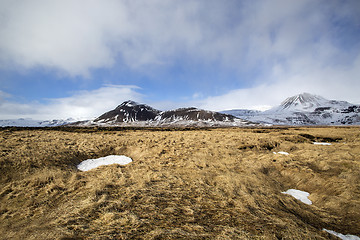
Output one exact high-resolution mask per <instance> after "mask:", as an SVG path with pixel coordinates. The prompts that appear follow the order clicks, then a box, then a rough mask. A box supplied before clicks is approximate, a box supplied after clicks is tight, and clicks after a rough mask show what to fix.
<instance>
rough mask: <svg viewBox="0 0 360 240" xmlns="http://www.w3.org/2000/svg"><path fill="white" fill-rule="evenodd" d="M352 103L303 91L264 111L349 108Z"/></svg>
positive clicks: (309, 110) (307, 110)
mask: <svg viewBox="0 0 360 240" xmlns="http://www.w3.org/2000/svg"><path fill="white" fill-rule="evenodd" d="M351 105H352V104H350V103H348V102H346V101H335V100H328V99H326V98H323V97H321V96H319V95H313V94H310V93H301V94H298V95H295V96H292V97H289V98H287V99H285V101H283V102H282V103H281V104H280V105H279V106H278V107H275V108H272V109H270V110H268V111H265V112H264V113H280V112H281V113H282V112H314V111H316V109H322V108H329V109H330V108H336V109H337V108H347V107H349V106H351Z"/></svg>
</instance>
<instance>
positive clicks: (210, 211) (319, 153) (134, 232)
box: [0, 127, 360, 239]
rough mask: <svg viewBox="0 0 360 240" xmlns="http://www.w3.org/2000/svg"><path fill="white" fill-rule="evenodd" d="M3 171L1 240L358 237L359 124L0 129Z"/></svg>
mask: <svg viewBox="0 0 360 240" xmlns="http://www.w3.org/2000/svg"><path fill="white" fill-rule="evenodd" d="M313 142H329V143H331V145H314V144H313ZM280 151H283V152H287V153H289V155H284V154H274V153H273V152H280ZM111 154H118V155H126V156H128V157H131V158H132V159H133V162H132V163H130V164H128V165H126V166H120V165H109V166H102V167H99V168H96V169H93V170H90V171H87V172H82V171H79V170H78V169H77V168H76V166H77V164H79V163H80V162H81V161H83V160H86V159H89V158H97V157H104V156H107V155H111ZM0 173H1V175H0V239H337V238H336V237H334V236H332V235H330V234H329V233H327V232H325V231H323V230H322V229H323V228H326V229H330V230H334V231H336V232H339V233H343V234H354V235H358V236H360V220H359V219H360V210H359V209H360V128H359V127H316V128H315V127H292V128H286V127H281V128H280V127H279V128H276V127H272V128H216V129H129V128H114V129H112V128H104V129H101V128H44V129H22V128H3V129H1V130H0ZM288 189H298V190H302V191H306V192H309V193H310V196H309V199H310V200H311V201H312V203H313V204H312V205H307V204H304V203H302V202H301V201H299V200H296V199H295V198H293V197H292V196H290V195H287V194H282V193H281V192H284V191H286V190H288Z"/></svg>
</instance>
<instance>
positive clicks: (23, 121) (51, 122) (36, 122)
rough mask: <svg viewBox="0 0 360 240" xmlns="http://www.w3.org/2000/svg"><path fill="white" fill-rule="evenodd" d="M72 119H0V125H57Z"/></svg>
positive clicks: (67, 122) (64, 123)
mask: <svg viewBox="0 0 360 240" xmlns="http://www.w3.org/2000/svg"><path fill="white" fill-rule="evenodd" d="M74 121H75V120H74V119H71V118H69V119H66V120H62V119H54V120H45V121H43V120H33V119H30V118H19V119H6V120H0V127H57V126H62V125H66V124H70V123H71V122H74Z"/></svg>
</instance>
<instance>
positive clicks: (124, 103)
mask: <svg viewBox="0 0 360 240" xmlns="http://www.w3.org/2000/svg"><path fill="white" fill-rule="evenodd" d="M137 105H140V104H139V103H138V102H135V101H132V100H128V101H125V102H123V103H122V104H121V105H120V106H121V107H135V106H137Z"/></svg>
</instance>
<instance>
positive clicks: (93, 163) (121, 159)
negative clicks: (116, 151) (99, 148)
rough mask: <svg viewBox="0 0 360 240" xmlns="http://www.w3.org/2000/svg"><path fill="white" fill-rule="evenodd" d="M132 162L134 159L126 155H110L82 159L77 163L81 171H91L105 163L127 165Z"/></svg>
mask: <svg viewBox="0 0 360 240" xmlns="http://www.w3.org/2000/svg"><path fill="white" fill-rule="evenodd" d="M131 162H132V159H131V158H129V157H126V156H124V155H109V156H106V157H101V158H96V159H88V160H85V161H82V162H81V163H80V164H79V165H77V168H78V169H79V170H81V171H89V170H91V169H93V168H97V167H99V166H103V165H110V164H120V165H126V164H128V163H131Z"/></svg>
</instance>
